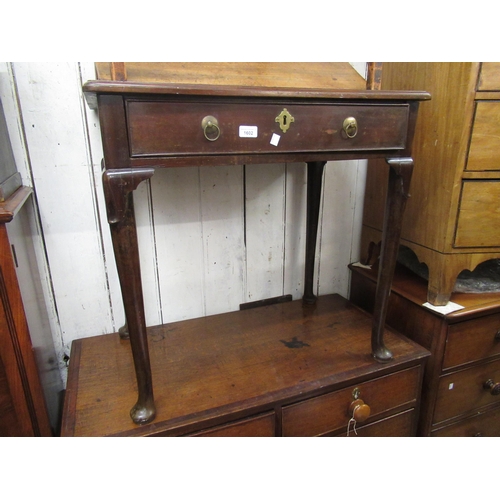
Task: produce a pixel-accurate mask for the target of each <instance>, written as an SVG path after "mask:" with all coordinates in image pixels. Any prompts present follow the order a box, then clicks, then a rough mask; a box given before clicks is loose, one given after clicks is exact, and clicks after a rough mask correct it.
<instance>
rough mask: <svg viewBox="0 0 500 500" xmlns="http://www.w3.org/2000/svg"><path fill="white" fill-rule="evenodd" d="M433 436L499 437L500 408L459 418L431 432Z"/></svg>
mask: <svg viewBox="0 0 500 500" xmlns="http://www.w3.org/2000/svg"><path fill="white" fill-rule="evenodd" d="M431 436H433V437H500V408H497V409H495V410H491V411H488V412H486V413H483V414H481V415H477V416H474V417H471V418H467V419H464V420H461V421H460V422H458V423H456V424H453V425H450V426H448V427H444V428H443V429H439V430H437V431H434V432H432V433H431Z"/></svg>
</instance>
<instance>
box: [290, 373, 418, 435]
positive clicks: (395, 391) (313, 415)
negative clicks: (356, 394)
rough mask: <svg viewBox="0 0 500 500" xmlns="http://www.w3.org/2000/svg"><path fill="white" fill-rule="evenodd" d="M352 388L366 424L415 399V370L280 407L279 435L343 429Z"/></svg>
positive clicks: (416, 386)
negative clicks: (356, 390) (367, 415)
mask: <svg viewBox="0 0 500 500" xmlns="http://www.w3.org/2000/svg"><path fill="white" fill-rule="evenodd" d="M356 387H357V388H359V389H360V398H361V399H362V400H363V401H364V402H365V404H367V405H368V406H370V409H371V412H370V418H369V420H368V421H367V424H368V423H370V422H373V420H374V419H375V418H376V417H377V415H379V414H381V413H384V412H386V411H388V410H390V409H392V408H396V407H398V406H401V405H404V404H406V403H409V402H412V401H415V400H416V398H417V391H418V387H419V369H418V368H411V369H408V370H404V371H401V372H397V373H394V374H391V375H387V376H385V377H381V378H378V379H375V380H372V381H370V382H364V383H362V384H359V385H353V386H351V387H348V388H346V389H342V390H340V391H336V392H332V393H329V394H325V395H324V396H318V397H316V398H312V399H310V400H307V401H304V402H301V403H296V404H293V405H290V406H287V407H284V408H283V421H282V428H283V436H319V435H322V434H327V433H329V432H333V431H335V430H340V429H343V428H345V429H346V430H347V423H348V422H349V419H350V418H351V417H350V415H349V405H350V404H351V402H352V400H353V397H352V392H353V389H354V388H356ZM359 425H360V424H358V426H359Z"/></svg>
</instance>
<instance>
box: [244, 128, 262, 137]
mask: <svg viewBox="0 0 500 500" xmlns="http://www.w3.org/2000/svg"><path fill="white" fill-rule="evenodd" d="M258 135H259V130H258V128H257V127H255V126H253V125H240V137H257V136H258Z"/></svg>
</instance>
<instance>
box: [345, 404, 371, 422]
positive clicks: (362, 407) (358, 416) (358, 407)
mask: <svg viewBox="0 0 500 500" xmlns="http://www.w3.org/2000/svg"><path fill="white" fill-rule="evenodd" d="M370 412H371V410H370V407H369V406H368V405H367V404H365V402H364V401H363V400H362V399H355V400H354V401H353V402H352V403H351V405H350V406H349V414H350V415H351V417H352V418H354V420H356V422H364V421H365V420H366V419H367V418H368V417H369V416H370Z"/></svg>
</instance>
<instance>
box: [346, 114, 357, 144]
mask: <svg viewBox="0 0 500 500" xmlns="http://www.w3.org/2000/svg"><path fill="white" fill-rule="evenodd" d="M342 129H343V130H344V132H345V135H346V136H347V137H348V138H349V139H353V138H354V137H356V134H357V133H358V122H357V121H356V118H354V117H353V116H349V117H348V118H346V119H345V120H344V123H343V124H342Z"/></svg>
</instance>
